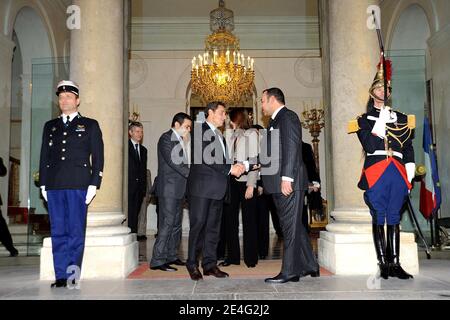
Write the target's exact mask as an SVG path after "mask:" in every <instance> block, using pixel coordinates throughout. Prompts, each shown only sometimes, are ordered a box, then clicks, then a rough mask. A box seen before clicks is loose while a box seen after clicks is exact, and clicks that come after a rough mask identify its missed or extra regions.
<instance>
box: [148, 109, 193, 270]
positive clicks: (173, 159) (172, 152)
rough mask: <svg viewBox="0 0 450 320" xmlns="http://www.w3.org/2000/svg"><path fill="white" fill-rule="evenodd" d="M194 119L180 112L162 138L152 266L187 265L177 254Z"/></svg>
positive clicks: (159, 153)
mask: <svg viewBox="0 0 450 320" xmlns="http://www.w3.org/2000/svg"><path fill="white" fill-rule="evenodd" d="M191 126H192V120H191V118H190V117H189V115H187V114H186V113H182V112H180V113H177V114H176V115H175V116H174V118H173V120H172V128H171V129H170V130H169V131H167V132H165V133H163V134H162V136H161V137H160V138H159V141H158V180H157V182H156V184H157V186H156V195H157V197H158V202H159V204H158V205H159V219H158V224H159V225H158V238H157V239H156V241H155V244H154V246H153V256H152V260H151V261H150V269H152V270H162V271H176V270H177V269H176V268H174V267H172V266H170V265H171V264H175V265H179V266H183V265H185V263H184V262H183V261H181V260H180V259H179V258H177V251H178V246H179V245H180V240H181V231H182V230H181V227H182V218H183V201H184V199H185V195H186V183H187V178H188V176H189V163H188V154H187V151H188V150H186V146H185V140H186V139H187V136H188V135H189V132H190V131H191Z"/></svg>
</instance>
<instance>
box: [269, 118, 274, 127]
mask: <svg viewBox="0 0 450 320" xmlns="http://www.w3.org/2000/svg"><path fill="white" fill-rule="evenodd" d="M273 123H274V121H273V119H272V118H270V121H269V129H270V128H272V126H273Z"/></svg>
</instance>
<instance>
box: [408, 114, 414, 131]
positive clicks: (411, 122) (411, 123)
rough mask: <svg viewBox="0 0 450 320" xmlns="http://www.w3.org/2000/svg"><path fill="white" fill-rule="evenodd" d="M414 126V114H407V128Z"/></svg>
mask: <svg viewBox="0 0 450 320" xmlns="http://www.w3.org/2000/svg"><path fill="white" fill-rule="evenodd" d="M415 127H416V116H415V115H414V114H408V128H409V129H414V128H415Z"/></svg>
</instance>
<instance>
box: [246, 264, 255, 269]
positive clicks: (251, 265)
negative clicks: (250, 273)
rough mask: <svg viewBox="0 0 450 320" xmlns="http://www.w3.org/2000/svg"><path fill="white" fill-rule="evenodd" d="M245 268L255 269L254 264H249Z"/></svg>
mask: <svg viewBox="0 0 450 320" xmlns="http://www.w3.org/2000/svg"><path fill="white" fill-rule="evenodd" d="M247 267H248V268H254V267H256V264H254V263H251V264H248V265H247Z"/></svg>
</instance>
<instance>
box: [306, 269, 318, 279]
mask: <svg viewBox="0 0 450 320" xmlns="http://www.w3.org/2000/svg"><path fill="white" fill-rule="evenodd" d="M306 276H311V278H318V277H320V270H315V271H308V272H305V273H303V274H302V277H306Z"/></svg>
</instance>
